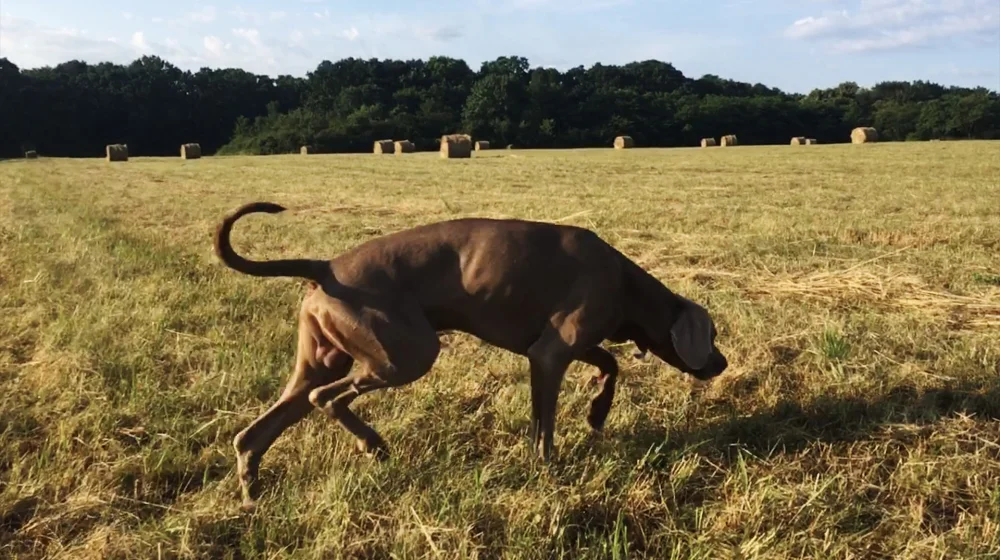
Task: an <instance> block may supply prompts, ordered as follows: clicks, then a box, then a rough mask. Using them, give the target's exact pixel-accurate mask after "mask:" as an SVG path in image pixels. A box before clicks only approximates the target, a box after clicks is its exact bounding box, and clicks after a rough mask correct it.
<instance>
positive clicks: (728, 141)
mask: <svg viewBox="0 0 1000 560" xmlns="http://www.w3.org/2000/svg"><path fill="white" fill-rule="evenodd" d="M719 145H720V146H722V147H723V148H725V147H726V146H737V145H739V141H738V140H737V139H736V135H735V134H727V135H725V136H723V137H722V138H721V139H720V140H719Z"/></svg>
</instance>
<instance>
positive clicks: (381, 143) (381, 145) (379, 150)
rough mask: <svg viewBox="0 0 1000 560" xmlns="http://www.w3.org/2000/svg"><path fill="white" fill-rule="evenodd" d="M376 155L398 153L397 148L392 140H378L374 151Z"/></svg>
mask: <svg viewBox="0 0 1000 560" xmlns="http://www.w3.org/2000/svg"><path fill="white" fill-rule="evenodd" d="M372 151H373V152H374V153H376V154H391V153H394V152H395V151H396V148H395V146H393V142H392V140H391V139H389V140H376V141H375V146H374V149H373V150H372Z"/></svg>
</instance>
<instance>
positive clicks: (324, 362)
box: [233, 321, 354, 511]
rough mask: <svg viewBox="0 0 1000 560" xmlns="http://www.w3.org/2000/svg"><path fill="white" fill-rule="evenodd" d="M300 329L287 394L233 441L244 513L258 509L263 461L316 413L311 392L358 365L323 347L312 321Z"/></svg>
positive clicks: (284, 393)
mask: <svg viewBox="0 0 1000 560" xmlns="http://www.w3.org/2000/svg"><path fill="white" fill-rule="evenodd" d="M300 325H301V326H300V330H299V348H298V354H297V356H296V364H295V371H294V373H293V374H292V376H291V378H290V379H289V380H288V382H287V383H286V385H285V389H284V391H282V393H281V396H280V397H279V398H278V400H277V401H276V402H275V403H274V404H273V405H271V407H270V408H268V409H267V410H266V411H265V412H264V413H263V414H261V415H260V416H259V417H258V418H257V419H256V420H254V421H253V422H251V423H250V425H249V426H247V427H246V429H244V430H243V431H241V432H240V433H239V434H237V435H236V437H235V438H234V439H233V447H234V448H235V449H236V462H237V465H236V470H237V474H238V476H239V481H240V489H241V493H242V495H243V509H244V510H246V511H252V510H253V509H254V507H255V500H256V499H257V494H258V492H259V481H258V469H259V467H260V460H261V457H262V456H263V455H264V453H266V452H267V450H268V449H269V448H270V447H271V445H272V444H274V442H275V440H277V439H278V437H279V436H280V435H281V433H282V432H284V431H285V430H286V429H288V428H289V427H291V426H292V425H293V424H295V423H296V422H298V421H299V420H301V419H303V418H304V417H305V416H306V415H307V414H308V413H309V411H311V410H312V405H311V404H310V402H309V391H310V390H312V389H313V388H314V387H317V386H320V385H323V384H326V383H330V382H331V381H332V380H333V379H336V378H341V377H344V376H346V375H347V373H348V372H349V371H350V369H351V365H352V364H353V362H354V360H352V359H351V357H350V356H348V355H347V354H345V353H343V352H340V351H338V350H335V349H333V348H332V347H330V346H324V345H323V344H321V343H319V342H318V341H317V340H316V339H315V338H314V336H313V334H314V333H313V332H311V331H310V330H309V325H308V321H304V322H302V323H300Z"/></svg>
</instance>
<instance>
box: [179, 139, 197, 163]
mask: <svg viewBox="0 0 1000 560" xmlns="http://www.w3.org/2000/svg"><path fill="white" fill-rule="evenodd" d="M200 158H201V144H193V143H192V144H181V159H200Z"/></svg>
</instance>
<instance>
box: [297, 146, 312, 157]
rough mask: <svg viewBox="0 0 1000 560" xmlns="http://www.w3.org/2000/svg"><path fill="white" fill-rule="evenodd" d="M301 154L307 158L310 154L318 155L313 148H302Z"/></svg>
mask: <svg viewBox="0 0 1000 560" xmlns="http://www.w3.org/2000/svg"><path fill="white" fill-rule="evenodd" d="M299 153H300V154H302V155H304V156H307V155H309V154H314V153H316V151H315V150H314V148H313V147H312V146H302V147H301V148H299Z"/></svg>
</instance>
